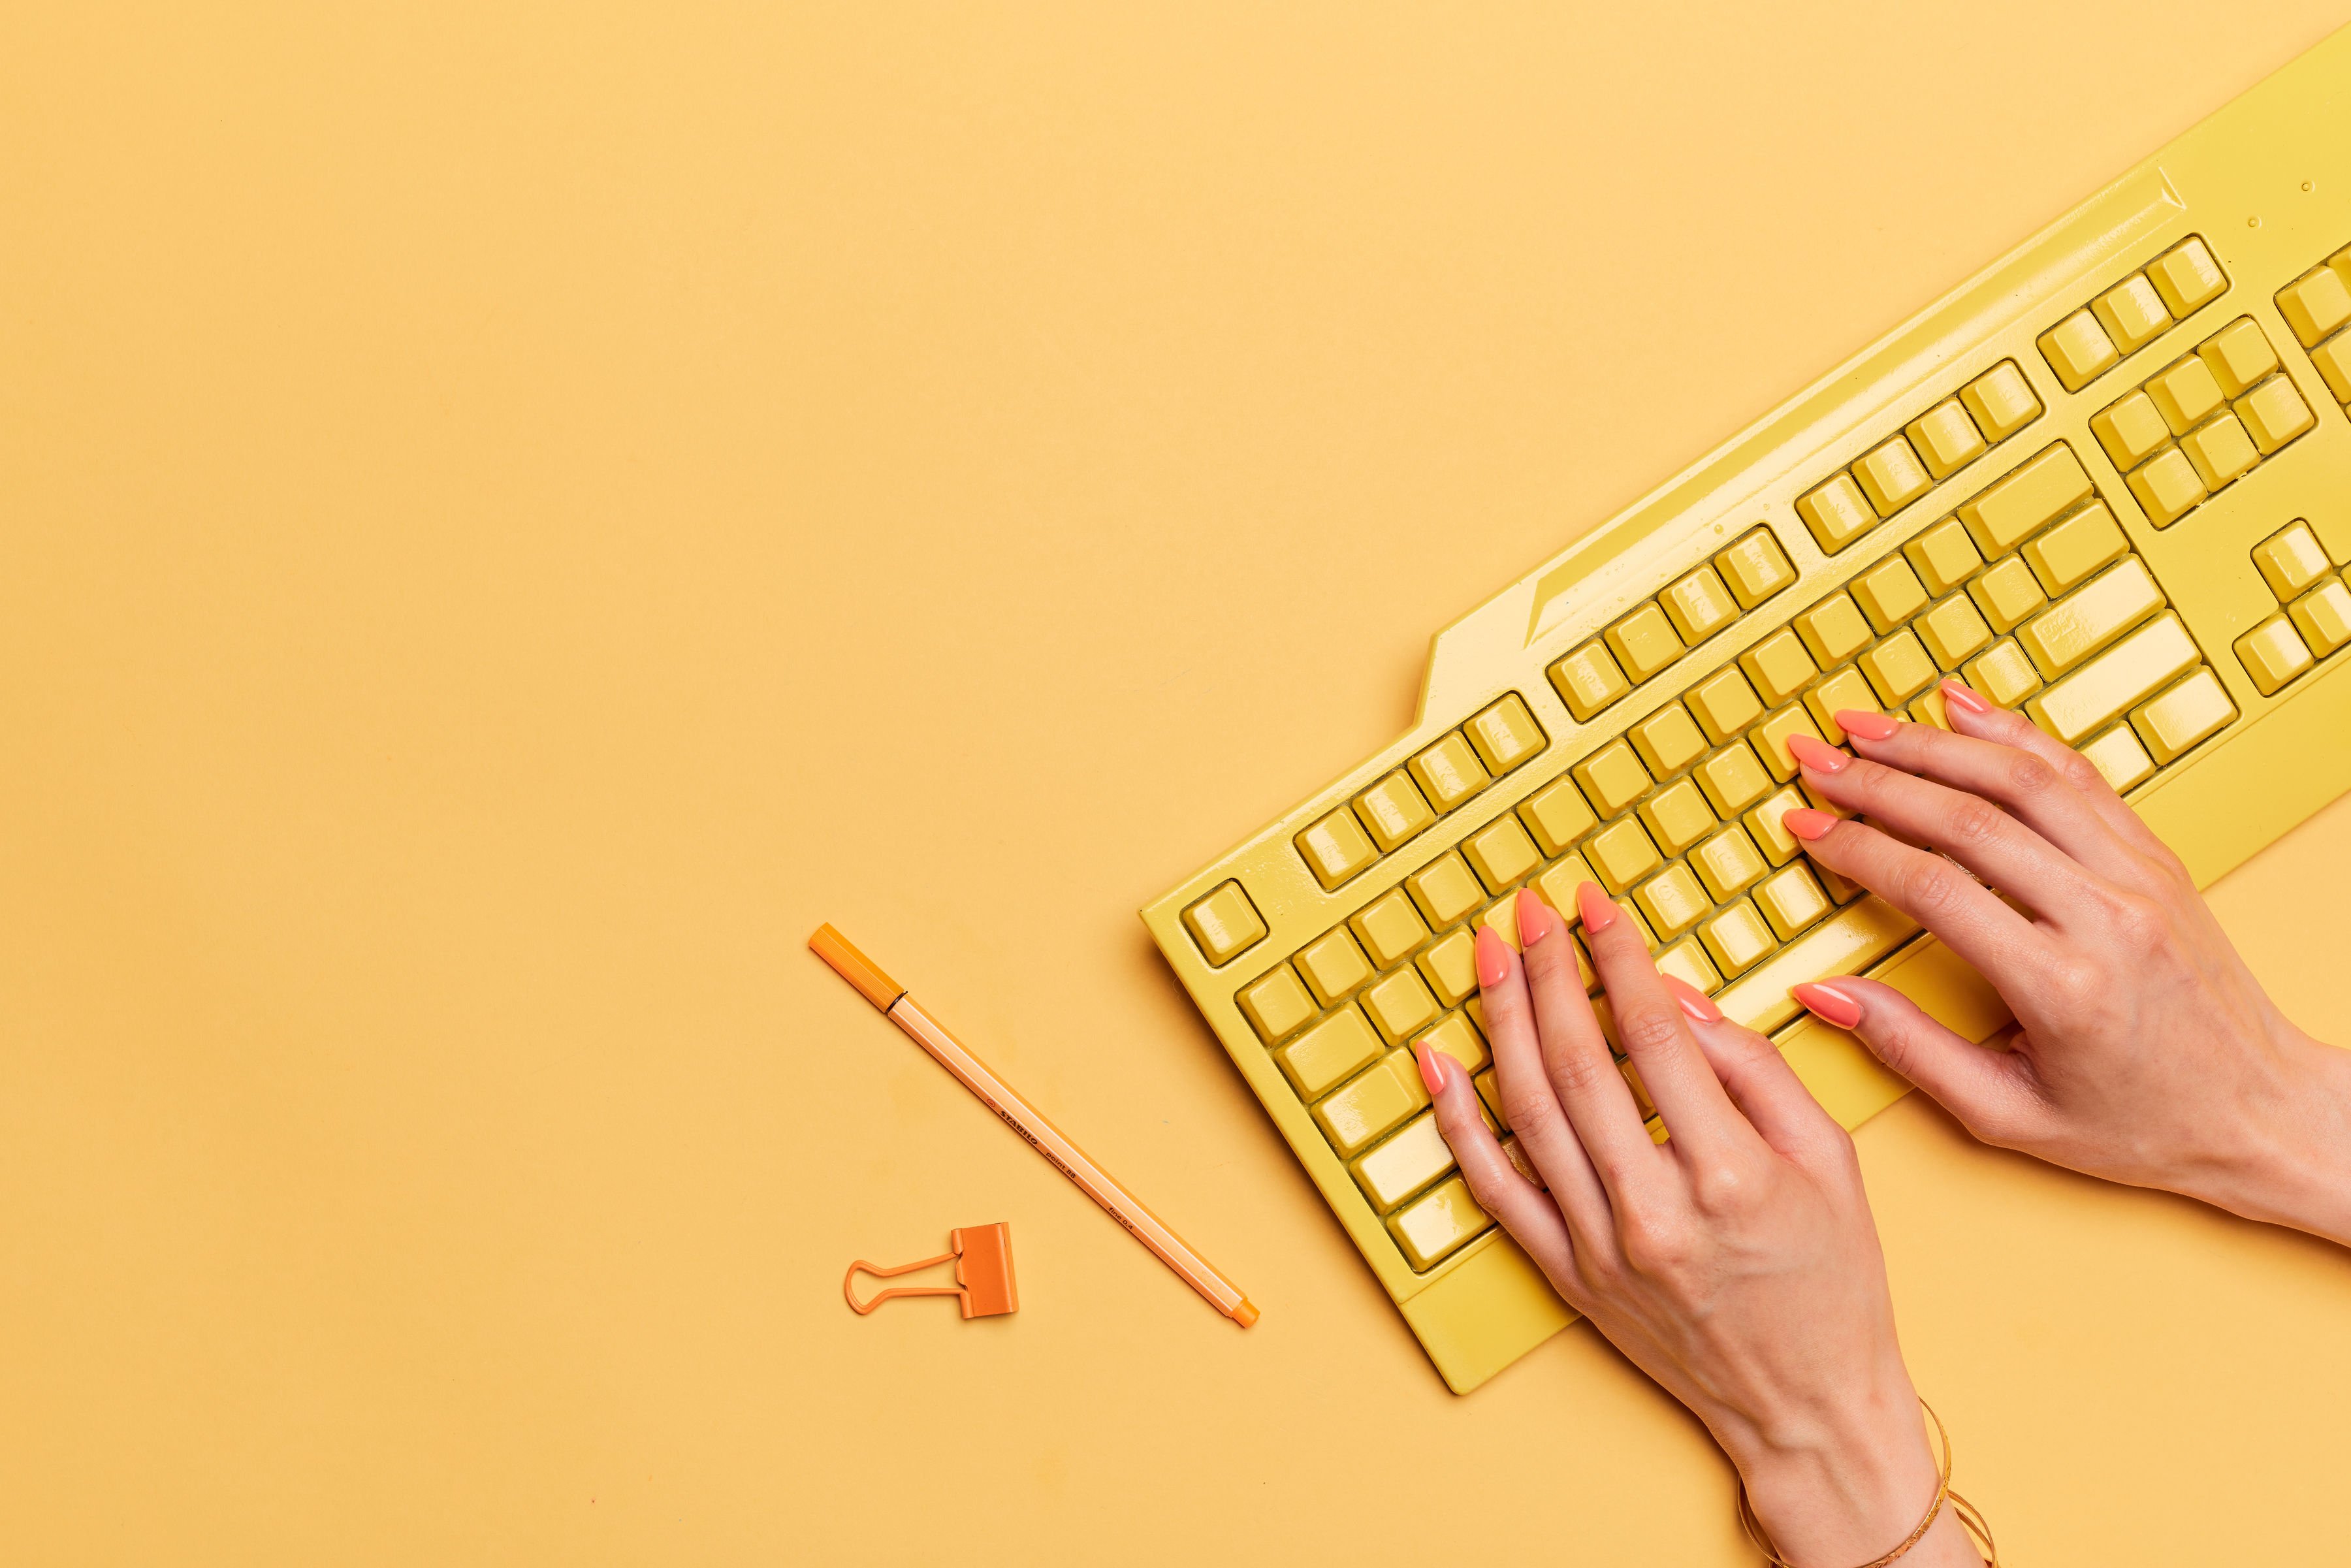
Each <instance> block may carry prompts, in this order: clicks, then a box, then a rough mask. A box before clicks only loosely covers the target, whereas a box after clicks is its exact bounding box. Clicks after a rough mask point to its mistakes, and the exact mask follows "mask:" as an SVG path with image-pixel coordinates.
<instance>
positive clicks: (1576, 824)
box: [1519, 779, 1600, 860]
mask: <svg viewBox="0 0 2351 1568" xmlns="http://www.w3.org/2000/svg"><path fill="white" fill-rule="evenodd" d="M1519 821H1522V822H1524V823H1525V824H1526V825H1527V831H1528V832H1530V833H1531V834H1533V835H1534V841H1535V843H1536V845H1537V846H1538V847H1539V848H1541V851H1542V852H1543V857H1544V858H1545V859H1547V860H1548V859H1550V858H1552V856H1555V855H1562V854H1565V853H1566V852H1568V851H1569V850H1571V849H1573V847H1574V846H1575V843H1576V841H1578V840H1579V839H1581V838H1583V835H1584V834H1586V833H1588V832H1590V831H1592V830H1593V828H1594V827H1597V826H1598V825H1599V821H1600V820H1599V818H1597V817H1595V816H1594V815H1593V811H1592V808H1591V806H1590V805H1588V804H1586V803H1585V801H1584V799H1583V791H1582V790H1580V789H1577V788H1576V787H1575V784H1574V781H1573V780H1572V779H1555V780H1554V781H1552V783H1550V784H1546V785H1545V786H1543V788H1542V789H1540V790H1538V791H1536V793H1535V798H1534V799H1533V800H1529V801H1528V802H1527V803H1526V804H1525V805H1523V806H1521V807H1520V808H1519Z"/></svg>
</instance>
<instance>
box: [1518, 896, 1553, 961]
mask: <svg viewBox="0 0 2351 1568" xmlns="http://www.w3.org/2000/svg"><path fill="white" fill-rule="evenodd" d="M1551 926H1552V912H1551V905H1550V904H1545V903H1544V902H1543V901H1542V894H1539V893H1537V892H1536V891H1535V890H1534V889H1533V888H1531V887H1522V888H1520V889H1519V947H1520V951H1521V952H1523V951H1524V950H1525V949H1527V948H1529V947H1531V946H1534V945H1535V944H1536V943H1538V942H1540V941H1541V940H1542V939H1543V938H1544V937H1546V936H1550V935H1551Z"/></svg>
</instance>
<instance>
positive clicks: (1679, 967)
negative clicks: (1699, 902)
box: [1625, 936, 1722, 1067]
mask: <svg viewBox="0 0 2351 1568" xmlns="http://www.w3.org/2000/svg"><path fill="white" fill-rule="evenodd" d="M1657 973H1659V974H1660V975H1669V976H1671V977H1673V978H1675V979H1677V980H1679V981H1680V982H1681V983H1682V984H1684V985H1686V986H1688V987H1690V988H1693V989H1696V990H1700V991H1704V992H1706V993H1707V994H1708V996H1711V995H1713V994H1714V993H1715V992H1716V991H1719V990H1720V989H1722V977H1721V975H1719V974H1718V973H1717V972H1716V971H1715V967H1714V964H1713V961H1712V960H1711V959H1709V958H1708V957H1707V956H1706V949H1705V948H1704V947H1702V946H1699V945H1698V938H1697V937H1695V936H1685V937H1684V938H1682V939H1681V940H1680V941H1678V942H1677V943H1675V944H1674V945H1673V946H1670V947H1668V948H1667V949H1666V950H1665V951H1664V952H1662V953H1660V954H1658V955H1657ZM1632 1065H1633V1064H1632V1063H1631V1062H1629V1061H1628V1062H1626V1063H1625V1066H1626V1067H1630V1066H1632Z"/></svg>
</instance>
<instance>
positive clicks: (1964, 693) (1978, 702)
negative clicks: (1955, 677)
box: [1943, 681, 1991, 713]
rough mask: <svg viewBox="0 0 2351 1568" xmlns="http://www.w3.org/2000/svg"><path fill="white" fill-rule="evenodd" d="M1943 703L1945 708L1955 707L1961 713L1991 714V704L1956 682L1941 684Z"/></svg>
mask: <svg viewBox="0 0 2351 1568" xmlns="http://www.w3.org/2000/svg"><path fill="white" fill-rule="evenodd" d="M1943 701H1944V703H1945V704H1946V705H1947V706H1951V707H1955V708H1957V709H1959V711H1960V712H1961V713H1990V712H1991V704H1990V703H1988V702H1986V701H1984V700H1983V698H1981V697H1980V696H1978V695H1976V694H1975V693H1974V692H1972V691H1970V689H1969V688H1967V687H1966V686H1963V685H1960V684H1959V682H1957V681H1945V682H1944V683H1943Z"/></svg>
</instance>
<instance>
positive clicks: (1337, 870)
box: [1295, 806, 1379, 890]
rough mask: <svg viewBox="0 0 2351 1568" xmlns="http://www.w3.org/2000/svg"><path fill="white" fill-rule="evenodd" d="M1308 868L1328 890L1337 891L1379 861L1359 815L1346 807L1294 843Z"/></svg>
mask: <svg viewBox="0 0 2351 1568" xmlns="http://www.w3.org/2000/svg"><path fill="white" fill-rule="evenodd" d="M1295 842H1296V843H1297V845H1298V852H1299V853H1300V854H1301V856H1303V857H1304V858H1305V861H1306V868H1307V869H1308V870H1309V871H1311V872H1312V873H1314V880H1315V881H1317V882H1319V883H1322V886H1323V887H1324V889H1325V890H1328V889H1331V888H1334V887H1336V886H1338V885H1339V884H1340V883H1343V882H1344V881H1346V880H1347V879H1348V878H1349V877H1351V876H1353V875H1354V874H1355V873H1357V872H1359V871H1361V870H1363V869H1364V867H1365V866H1367V865H1369V864H1371V863H1372V862H1374V860H1377V859H1378V858H1379V852H1378V851H1377V850H1375V849H1374V848H1373V846H1372V840H1371V835H1370V834H1368V833H1366V832H1364V825H1363V824H1362V823H1361V822H1359V821H1356V820H1355V814H1354V813H1353V811H1351V810H1348V809H1347V808H1346V807H1344V806H1342V807H1340V808H1339V809H1338V810H1335V811H1333V812H1332V813H1331V814H1330V815H1329V816H1327V817H1324V818H1323V819H1322V821H1318V822H1316V823H1315V824H1314V825H1313V826H1311V827H1310V828H1308V829H1307V830H1306V831H1304V832H1301V833H1300V834H1299V835H1298V837H1297V839H1296V840H1295Z"/></svg>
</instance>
